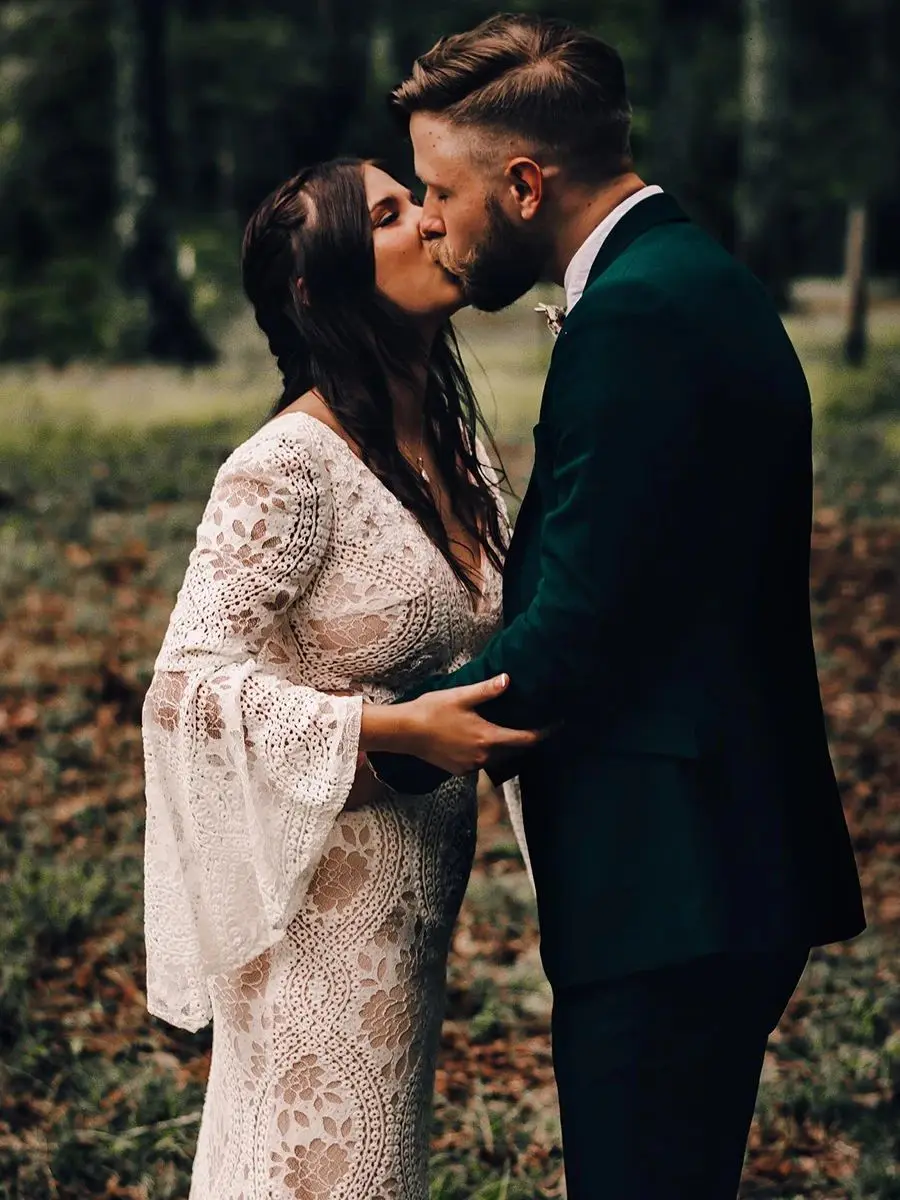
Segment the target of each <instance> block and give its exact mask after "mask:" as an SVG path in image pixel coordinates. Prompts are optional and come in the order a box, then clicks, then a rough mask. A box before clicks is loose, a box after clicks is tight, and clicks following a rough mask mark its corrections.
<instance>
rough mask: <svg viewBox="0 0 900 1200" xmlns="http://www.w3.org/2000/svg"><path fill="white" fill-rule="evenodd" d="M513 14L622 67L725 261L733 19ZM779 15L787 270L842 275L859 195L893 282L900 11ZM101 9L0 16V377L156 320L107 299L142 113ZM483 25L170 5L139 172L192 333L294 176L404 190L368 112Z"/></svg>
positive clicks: (735, 38) (564, 4) (106, 342)
mask: <svg viewBox="0 0 900 1200" xmlns="http://www.w3.org/2000/svg"><path fill="white" fill-rule="evenodd" d="M519 7H520V8H521V9H524V10H526V11H532V10H533V11H539V12H541V13H543V14H544V15H547V16H560V17H564V18H566V19H568V20H571V21H574V22H575V23H577V24H580V25H583V26H585V27H587V28H589V29H591V30H592V31H594V32H596V33H598V34H599V35H600V36H601V37H604V38H605V39H606V40H608V41H611V42H613V43H614V44H616V45H617V46H618V47H619V49H620V50H621V52H622V54H623V56H624V58H625V60H626V64H627V67H628V73H629V78H630V81H631V89H632V96H633V103H634V110H635V115H634V129H635V138H634V141H635V148H636V152H637V158H638V164H639V166H640V168H641V170H642V171H645V172H646V173H647V175H648V176H650V177H654V178H656V179H658V180H659V181H660V182H661V183H663V184H664V185H665V186H667V187H669V188H670V189H672V190H673V191H674V192H675V193H676V194H677V195H678V196H679V197H680V198H681V199H682V201H683V202H684V203H685V205H686V207H687V208H688V210H689V211H690V212H691V213H692V214H693V215H695V216H696V217H697V218H698V219H699V220H700V221H701V222H702V223H703V224H705V225H706V226H708V227H709V228H710V229H711V230H713V231H714V232H715V233H716V234H717V235H719V236H720V237H722V238H723V239H724V240H725V241H726V243H729V244H731V243H733V240H734V227H735V215H734V208H735V197H736V195H737V191H738V186H739V173H740V138H741V93H740V86H739V85H740V74H741V60H742V38H743V26H742V8H741V5H736V4H734V3H731V2H729V0H704V3H703V4H701V5H693V6H691V5H686V4H684V3H679V2H678V0H610V2H609V3H606V4H604V5H602V6H600V7H598V6H597V5H596V3H594V0H544V2H541V0H522V2H521V4H520V6H519ZM790 7H791V11H792V29H791V31H790V45H789V50H788V53H789V59H790V74H791V102H790V111H789V112H786V113H782V114H778V124H779V129H781V130H782V134H783V140H784V141H785V143H786V147H787V149H786V152H785V154H784V155H783V156H782V158H781V160H780V162H779V169H780V170H781V171H782V172H783V173H784V179H783V183H784V186H785V188H786V190H787V191H788V192H789V194H790V208H791V214H792V215H791V218H790V224H791V238H790V242H791V253H792V262H791V263H790V267H791V269H792V270H794V271H795V272H796V271H801V270H802V271H803V272H814V273H823V272H826V273H833V272H835V271H838V270H840V268H841V263H842V254H843V245H842V237H843V232H842V210H843V207H844V205H845V204H846V203H847V201H848V200H850V199H852V198H856V197H860V196H863V197H866V198H868V199H870V200H873V201H874V203H875V206H876V212H877V211H878V209H879V206H880V211H882V212H883V214H884V217H885V220H884V222H883V225H882V228H881V232H880V233H879V236H878V238H877V242H876V246H875V251H874V256H875V257H874V263H873V265H874V266H875V267H876V268H878V267H879V266H881V267H883V269H885V270H893V271H897V270H898V269H900V244H898V242H897V239H896V236H895V235H894V234H893V232H892V225H895V224H896V222H895V221H894V220H892V218H891V212H892V205H896V197H897V187H898V176H897V167H896V164H897V163H898V162H900V141H898V136H900V135H898V127H897V125H896V122H895V121H894V120H893V118H892V114H893V113H894V112H895V111H896V110H897V107H898V102H900V92H898V82H897V78H898V77H897V74H896V72H893V73H892V72H891V71H890V70H889V65H890V63H891V62H892V61H893V60H894V59H895V58H896V56H897V51H898V47H900V15H898V14H900V9H897V6H896V5H891V4H889V3H888V2H887V0H835V3H832V4H829V5H826V6H823V5H822V4H821V3H820V0H797V3H796V4H793V5H791V6H790ZM113 11H114V9H113V6H111V5H110V4H108V3H107V2H106V0H59V2H58V3H54V4H49V3H45V2H39V0H28V2H27V3H15V4H12V3H10V4H5V5H2V6H0V37H2V39H3V46H4V58H3V63H2V68H0V359H7V360H16V361H20V360H28V359H40V358H45V359H47V360H49V361H51V362H54V363H58V364H62V363H66V362H69V361H72V360H74V359H112V360H129V361H130V360H133V359H135V358H138V359H140V358H141V357H142V356H143V355H144V353H145V344H146V330H147V325H148V322H149V321H150V316H151V314H149V313H148V311H147V307H146V303H147V302H146V298H144V299H143V300H142V299H141V297H140V295H138V297H137V298H135V297H134V296H133V295H132V294H131V293H130V292H128V294H126V293H125V292H123V289H122V286H121V285H122V278H121V274H122V273H121V267H122V262H121V261H120V254H119V251H120V245H119V238H120V235H121V224H122V211H121V208H122V204H123V201H124V200H125V199H127V196H128V194H129V190H128V189H129V187H131V189H132V191H134V190H135V188H137V184H136V182H135V181H134V180H133V179H132V180H131V183H130V184H129V183H128V179H129V171H128V170H126V169H125V168H126V167H127V165H128V164H127V163H126V162H125V161H124V159H123V141H122V131H123V130H126V129H128V128H130V127H131V124H133V121H132V118H134V119H135V120H136V119H137V116H140V115H141V114H134V113H132V114H131V116H129V115H128V114H127V113H124V112H123V111H122V104H123V103H124V101H123V99H122V96H121V95H120V92H119V91H117V82H116V81H117V67H118V66H120V65H121V63H118V62H117V59H116V57H115V55H114V54H113V52H112V49H111V48H112V46H113V44H114V40H113V39H111V26H110V22H111V19H112V14H113ZM494 11H495V6H494V5H493V4H491V3H489V2H487V0H462V2H459V0H455V2H453V3H451V2H450V0H441V2H440V3H435V4H429V5H425V6H421V5H420V6H413V5H402V4H399V3H396V0H374V2H369V0H367V2H366V3H363V2H362V0H326V2H323V3H320V4H316V5H309V4H307V5H299V6H298V5H296V4H294V3H289V2H288V0H262V2H261V3H258V4H257V5H256V6H254V7H253V8H252V10H251V9H248V8H247V6H246V5H238V4H237V3H236V0H222V2H221V3H213V2H211V0H166V4H165V6H164V12H165V14H167V16H168V26H167V30H166V37H165V42H164V50H165V55H166V61H165V63H164V64H163V67H164V69H163V72H162V74H161V76H160V79H161V81H162V82H160V81H159V80H157V82H156V83H155V84H154V92H153V95H152V97H151V100H152V104H151V109H152V112H150V114H149V116H150V117H152V121H153V122H154V124H153V139H155V140H154V141H153V154H152V155H151V156H150V158H149V159H148V162H149V163H150V166H151V167H152V171H151V174H152V176H153V179H152V183H153V189H154V193H158V195H159V198H160V205H161V206H162V207H161V208H159V209H158V213H161V214H163V216H164V221H165V223H166V224H167V226H170V227H171V229H172V230H174V232H175V234H176V235H177V242H178V245H179V247H180V251H181V257H182V268H183V270H182V281H183V282H185V284H186V286H187V287H188V290H189V292H190V301H191V304H192V305H193V309H194V312H195V313H196V315H197V317H198V319H199V320H200V321H201V323H202V324H203V326H204V328H208V329H211V330H213V331H214V332H218V333H220V332H221V321H222V318H223V316H229V315H231V314H232V313H233V311H234V305H235V296H236V294H237V290H238V289H237V280H238V272H237V258H238V245H239V231H240V228H241V226H242V224H243V221H244V220H245V218H246V217H247V215H248V214H249V212H250V210H251V209H252V208H253V207H254V206H255V205H256V204H257V203H258V202H259V200H260V199H262V197H263V196H264V195H265V194H266V193H267V192H268V191H269V190H270V189H271V188H272V187H273V186H274V185H275V184H276V183H278V182H279V181H280V180H281V179H283V178H284V177H285V176H286V175H288V174H289V173H291V172H292V171H294V170H295V169H296V168H297V167H298V166H299V165H301V164H302V163H303V162H306V161H309V160H312V159H319V158H325V157H329V156H331V155H333V154H335V153H338V152H346V151H349V152H354V153H360V154H363V155H373V154H374V155H378V156H380V157H382V158H383V159H385V160H386V162H387V163H388V165H389V166H391V168H392V169H394V170H395V171H397V172H398V173H401V174H403V175H405V176H407V177H408V176H409V175H410V174H411V163H410V156H409V153H408V148H407V146H406V145H405V143H404V140H403V139H402V138H401V137H400V136H399V134H398V133H397V131H396V130H395V129H394V128H393V125H392V123H391V121H390V119H389V118H388V115H387V112H386V106H385V104H384V96H385V93H386V92H387V91H388V90H389V89H390V87H391V86H393V85H394V84H395V83H396V82H397V81H398V80H399V79H400V78H401V77H403V75H405V74H406V72H407V71H408V70H409V68H410V65H411V63H412V61H413V60H414V58H415V57H416V56H417V55H418V54H421V53H422V52H423V51H424V50H426V49H427V48H428V47H429V46H430V45H431V44H432V43H433V42H434V41H435V40H436V39H437V38H438V37H440V36H442V35H443V34H445V33H447V32H450V31H456V30H460V29H464V28H466V27H470V26H472V25H474V24H476V23H477V22H478V21H480V20H482V19H483V18H485V17H486V16H488V15H490V14H491V13H492V12H494ZM135 61H137V59H136V60H135ZM147 116H148V114H144V117H147ZM142 119H143V118H142ZM148 119H149V118H148ZM125 157H126V158H127V155H125ZM148 169H149V168H148ZM131 174H132V175H133V174H134V172H133V171H132V172H131ZM137 190H138V191H139V190H140V189H139V188H138V189H137ZM135 194H137V193H136V192H135ZM161 219H162V218H161ZM164 243H165V239H163V242H161V243H160V245H163V244H164ZM157 253H158V254H162V253H163V251H162V250H159V249H158V250H157ZM191 260H192V261H191ZM171 265H172V264H171V263H169V264H168V267H169V268H170V267H171ZM167 269H168V268H167Z"/></svg>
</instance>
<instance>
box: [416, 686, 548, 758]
mask: <svg viewBox="0 0 900 1200" xmlns="http://www.w3.org/2000/svg"><path fill="white" fill-rule="evenodd" d="M507 687H509V676H507V675H498V676H496V677H495V678H494V679H488V680H485V682H484V683H475V684H470V685H469V686H467V687H457V688H447V689H446V691H443V692H426V693H425V695H423V696H419V697H418V699H416V700H411V701H408V707H409V713H408V716H409V718H410V729H411V742H410V747H409V750H408V753H411V754H414V755H415V756H416V757H417V758H421V759H424V761H425V762H429V763H431V764H432V765H433V766H435V767H439V768H440V769H441V770H443V771H449V772H450V773H451V774H452V775H467V774H469V773H470V772H471V771H477V770H480V769H481V768H482V767H484V766H487V765H488V764H489V763H491V762H494V761H495V760H498V759H501V758H506V757H509V755H511V754H521V753H522V752H523V751H525V750H530V749H531V748H532V747H533V746H536V745H537V744H538V742H540V741H542V740H543V739H544V738H545V737H546V736H547V733H548V732H549V731H548V730H534V729H506V728H504V727H503V726H500V725H494V724H493V723H492V722H490V721H486V720H485V719H484V717H481V716H479V714H478V713H477V712H476V711H475V709H476V708H477V707H478V706H479V705H480V704H485V703H487V701H488V700H495V699H496V698H497V696H499V695H500V694H501V693H503V692H504V691H505V690H506V688H507ZM398 707H402V706H398Z"/></svg>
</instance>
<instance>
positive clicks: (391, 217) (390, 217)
mask: <svg viewBox="0 0 900 1200" xmlns="http://www.w3.org/2000/svg"><path fill="white" fill-rule="evenodd" d="M397 215H398V214H397V213H396V212H386V213H385V214H384V216H383V217H382V218H381V219H380V221H379V222H378V224H377V225H376V226H375V228H376V229H384V228H385V226H387V225H392V224H393V223H394V221H396V220H397Z"/></svg>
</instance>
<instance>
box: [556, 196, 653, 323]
mask: <svg viewBox="0 0 900 1200" xmlns="http://www.w3.org/2000/svg"><path fill="white" fill-rule="evenodd" d="M660 192H662V188H661V187H658V186H657V185H656V184H655V183H654V184H651V186H650V187H645V188H641V190H640V191H639V192H635V193H634V195H633V196H629V197H628V199H627V200H623V201H622V203H621V204H618V205H616V207H615V208H614V209H613V210H612V212H611V213H609V214H608V215H607V216H605V217H604V218H603V220H602V221H601V222H600V224H599V225H598V226H597V228H596V229H594V230H592V231H591V233H589V234H588V236H587V238H586V239H585V240H584V241H583V242H582V244H581V246H579V248H578V249H577V250H576V251H575V256H574V257H573V259H572V261H571V262H570V263H569V265H568V267H567V268H566V275H565V279H564V281H563V287H564V288H565V289H566V313H567V314H568V313H570V312H571V311H572V309H573V308H574V307H575V305H576V304H577V303H578V301H579V300H580V299H581V296H582V293H583V292H584V289H585V287H586V286H587V281H588V276H589V275H590V273H591V267H592V266H593V265H594V260H595V259H596V257H597V255H598V254H599V253H600V247H601V246H602V245H603V243H604V242H605V241H606V239H607V238H608V237H609V234H610V230H612V228H613V227H614V226H615V225H617V224H618V223H619V221H621V220H622V218H623V217H624V216H625V214H626V213H627V212H631V210H632V209H633V208H634V206H635V205H636V204H640V202H641V201H642V200H646V199H647V197H648V196H657V195H659V193H660Z"/></svg>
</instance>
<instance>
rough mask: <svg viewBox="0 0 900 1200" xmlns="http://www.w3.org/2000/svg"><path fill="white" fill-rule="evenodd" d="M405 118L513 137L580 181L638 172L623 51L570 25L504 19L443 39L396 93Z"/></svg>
mask: <svg viewBox="0 0 900 1200" xmlns="http://www.w3.org/2000/svg"><path fill="white" fill-rule="evenodd" d="M390 104H391V107H392V108H393V110H394V112H395V113H396V114H397V115H398V117H399V118H400V119H402V120H404V121H406V122H407V123H408V121H409V118H410V117H411V116H412V115H413V113H417V112H423V113H429V114H431V115H434V116H440V117H442V118H444V119H446V120H447V121H450V122H451V123H452V124H454V125H456V126H459V127H462V128H469V129H482V130H485V131H488V132H491V131H493V132H496V133H505V134H513V135H516V136H518V137H520V138H522V139H523V140H524V141H525V142H527V143H528V144H529V145H530V146H531V147H532V148H533V149H534V150H535V151H536V152H538V153H539V154H541V155H543V156H544V157H545V158H548V159H552V160H553V161H554V162H555V163H557V164H558V165H559V166H560V167H562V168H563V169H564V170H565V171H566V172H567V174H568V175H569V176H570V177H571V178H572V179H573V180H575V181H578V182H582V183H591V184H596V183H603V182H606V181H607V180H610V179H615V178H616V177H617V176H619V175H622V174H624V173H625V172H626V171H629V170H631V168H632V165H633V162H632V156H631V104H630V102H629V99H628V89H627V85H626V81H625V68H624V65H623V63H622V60H621V58H620V57H619V55H618V53H617V51H616V50H614V49H613V47H612V46H609V45H607V44H606V43H605V42H603V41H601V40H600V39H599V38H597V37H594V36H593V35H592V34H589V33H586V32H584V30H581V29H577V28H576V27H575V26H573V25H570V24H568V23H567V22H566V21H560V20H555V19H551V18H544V17H538V16H531V15H527V14H520V13H501V14H498V15H497V16H494V17H490V18H489V19H488V20H487V21H484V22H482V24H481V25H478V26H477V27H476V28H475V29H471V30H469V31H468V32H466V33H457V34H454V35H452V36H449V37H444V38H441V40H440V41H439V42H437V44H436V45H435V46H433V47H432V48H431V49H430V50H429V51H428V52H427V53H426V54H423V55H422V57H421V58H418V59H417V60H416V62H415V65H414V66H413V70H412V74H411V75H410V77H409V78H408V79H407V80H406V81H405V82H404V83H402V84H400V86H399V87H397V88H396V89H395V90H394V91H393V92H392V93H391V95H390Z"/></svg>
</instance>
